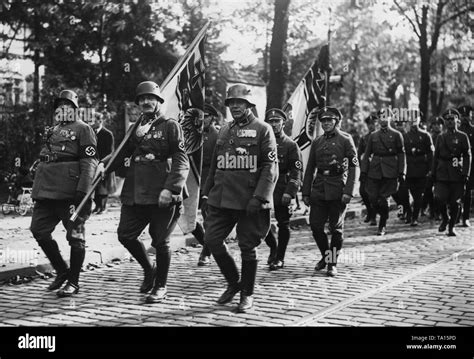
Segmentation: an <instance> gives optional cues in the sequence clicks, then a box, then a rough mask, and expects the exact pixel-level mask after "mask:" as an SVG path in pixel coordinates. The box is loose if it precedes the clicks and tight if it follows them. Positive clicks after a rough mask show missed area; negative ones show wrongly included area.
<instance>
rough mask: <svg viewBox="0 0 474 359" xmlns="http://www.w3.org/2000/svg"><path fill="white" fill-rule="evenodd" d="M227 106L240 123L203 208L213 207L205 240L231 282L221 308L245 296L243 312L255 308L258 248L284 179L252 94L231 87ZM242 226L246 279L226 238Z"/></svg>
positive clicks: (228, 135)
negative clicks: (279, 181) (275, 192)
mask: <svg viewBox="0 0 474 359" xmlns="http://www.w3.org/2000/svg"><path fill="white" fill-rule="evenodd" d="M225 105H226V106H228V107H229V108H230V112H231V114H232V117H233V119H234V121H232V122H231V123H229V124H226V125H224V126H223V127H222V128H221V130H220V132H219V135H218V137H217V142H216V148H215V151H214V155H213V158H212V162H211V167H210V170H209V176H208V178H207V181H206V185H205V186H204V189H203V193H202V194H203V198H202V200H203V205H202V210H206V208H207V218H206V220H205V222H204V227H205V230H206V232H205V237H204V241H205V243H206V244H207V245H208V247H209V249H210V250H211V252H212V255H213V256H214V259H215V261H216V263H217V265H218V266H219V268H220V270H221V272H222V274H223V275H224V277H225V279H226V280H227V283H228V288H227V290H226V291H225V292H224V293H223V294H222V296H221V297H220V298H219V299H218V301H217V302H218V303H219V304H225V303H229V302H231V301H232V299H233V297H234V296H235V295H236V294H237V293H238V292H241V293H240V303H239V306H238V308H237V310H238V312H246V311H247V310H249V309H251V308H252V306H253V297H252V295H253V290H254V285H255V279H256V274H257V250H256V248H257V246H258V245H259V244H260V242H261V241H262V239H264V238H265V237H266V236H267V234H268V231H269V229H270V208H271V206H272V200H273V197H272V195H273V190H274V188H275V183H276V181H277V177H278V163H277V145H276V140H275V135H274V134H273V131H272V128H271V127H270V126H269V125H268V124H266V123H264V122H263V121H259V120H258V119H257V118H256V117H255V116H254V115H253V114H252V111H251V107H253V106H255V104H254V103H253V102H252V101H251V97H250V90H249V89H247V87H246V86H245V85H242V84H237V85H234V86H231V87H230V88H229V89H228V91H227V98H226V100H225ZM236 224H237V228H236V230H237V238H238V241H239V247H240V251H241V256H242V276H241V280H240V276H239V271H238V269H237V266H236V264H235V261H234V259H233V258H232V256H231V255H230V254H229V252H228V251H227V247H226V245H225V244H224V240H225V239H226V237H227V235H228V234H229V233H230V232H231V231H232V229H233V228H234V226H235V225H236Z"/></svg>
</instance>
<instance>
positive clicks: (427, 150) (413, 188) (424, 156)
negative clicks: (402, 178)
mask: <svg viewBox="0 0 474 359" xmlns="http://www.w3.org/2000/svg"><path fill="white" fill-rule="evenodd" d="M410 116H412V117H411V118H410V119H409V120H410V130H409V131H407V132H406V133H404V134H403V140H404V143H405V150H406V155H407V179H406V185H407V188H408V190H409V191H410V193H411V195H412V197H413V211H411V210H410V211H407V223H410V225H411V226H412V227H415V226H417V225H418V215H419V214H420V209H421V207H422V205H423V193H424V192H425V189H426V185H427V182H428V177H431V163H432V162H433V150H434V146H433V142H432V141H431V136H430V135H429V133H428V132H426V131H425V130H422V129H421V128H420V114H419V112H418V111H411V112H410ZM408 205H410V204H409V203H408ZM410 213H411V214H412V217H411V218H408V214H410Z"/></svg>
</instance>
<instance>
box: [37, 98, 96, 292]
mask: <svg viewBox="0 0 474 359" xmlns="http://www.w3.org/2000/svg"><path fill="white" fill-rule="evenodd" d="M54 107H55V110H56V111H55V119H56V121H57V122H58V123H57V124H56V125H55V126H54V127H53V128H50V129H48V130H46V133H45V140H46V141H45V145H44V146H43V148H42V150H41V152H40V161H41V162H40V163H39V165H38V167H37V169H36V174H35V180H34V183H33V190H32V198H33V200H35V206H34V210H33V217H32V219H31V228H30V229H31V232H32V233H33V236H34V237H35V239H36V240H37V241H38V244H39V246H40V247H41V249H42V250H43V251H44V253H45V254H46V257H48V259H49V261H50V262H51V265H52V266H53V268H54V270H55V271H56V274H57V275H56V278H55V280H54V281H53V283H51V284H50V286H49V287H48V290H56V289H59V288H61V286H62V285H63V283H64V282H65V281H66V280H67V283H66V285H65V286H64V287H63V288H62V289H60V290H59V291H58V292H57V295H58V296H59V297H69V296H72V295H74V294H76V293H77V292H78V291H79V274H80V271H81V268H82V264H83V262H84V257H85V253H86V249H85V248H86V247H85V229H84V225H85V222H86V220H87V218H89V216H90V212H91V206H92V201H91V200H90V199H89V200H88V202H87V203H86V205H85V206H84V209H83V210H82V211H81V213H80V214H79V217H78V218H77V220H76V221H75V222H73V223H72V222H69V217H70V216H71V214H72V213H73V212H74V210H75V207H77V206H78V205H79V204H80V203H81V202H82V200H83V199H84V197H85V196H86V193H87V192H88V191H89V189H90V187H91V184H92V179H93V177H94V173H95V170H96V166H97V159H96V156H97V148H96V146H97V140H96V136H95V134H94V131H93V130H92V128H91V127H90V126H89V125H87V124H86V123H84V122H82V121H81V120H79V119H78V118H77V113H76V111H75V110H76V109H78V107H79V105H78V97H77V94H76V93H75V92H74V91H71V90H64V91H61V93H60V94H59V97H58V98H57V99H56V100H55V101H54ZM60 221H62V223H63V225H64V227H65V228H66V230H67V232H66V239H67V240H68V242H69V245H70V246H71V255H70V259H69V260H70V267H69V268H68V266H67V264H66V262H65V261H64V259H63V257H62V256H61V253H60V252H59V248H58V244H57V243H56V241H55V240H54V239H53V238H52V236H51V233H52V232H53V231H54V228H55V227H56V225H57V224H58V223H59V222H60Z"/></svg>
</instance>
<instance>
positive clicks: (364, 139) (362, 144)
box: [357, 131, 373, 161]
mask: <svg viewBox="0 0 474 359" xmlns="http://www.w3.org/2000/svg"><path fill="white" fill-rule="evenodd" d="M372 132H373V131H372ZM372 132H369V133H367V134H366V135H364V136H362V137H361V139H360V141H359V146H358V147H357V155H358V156H359V161H362V157H364V153H365V149H366V148H367V141H368V140H369V136H370V134H371V133H372Z"/></svg>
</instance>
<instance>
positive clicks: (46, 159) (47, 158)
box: [43, 155, 52, 162]
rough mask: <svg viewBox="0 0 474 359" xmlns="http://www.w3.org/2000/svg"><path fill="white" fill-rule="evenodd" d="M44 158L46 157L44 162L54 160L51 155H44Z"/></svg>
mask: <svg viewBox="0 0 474 359" xmlns="http://www.w3.org/2000/svg"><path fill="white" fill-rule="evenodd" d="M43 158H44V160H43V162H51V160H52V159H51V156H50V155H43Z"/></svg>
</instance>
